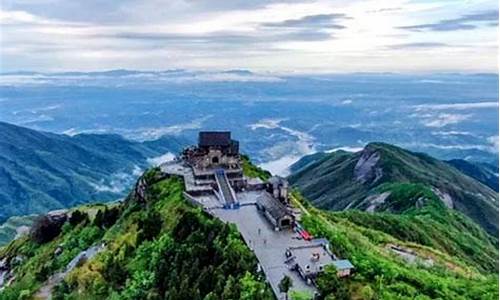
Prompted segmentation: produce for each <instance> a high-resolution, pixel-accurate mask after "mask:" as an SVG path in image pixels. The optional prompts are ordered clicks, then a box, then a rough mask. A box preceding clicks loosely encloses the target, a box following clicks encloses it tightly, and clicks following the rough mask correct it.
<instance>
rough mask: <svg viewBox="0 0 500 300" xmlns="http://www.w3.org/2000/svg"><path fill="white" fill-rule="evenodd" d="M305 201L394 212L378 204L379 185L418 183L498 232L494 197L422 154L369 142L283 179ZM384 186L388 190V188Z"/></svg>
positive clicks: (382, 197)
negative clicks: (363, 146)
mask: <svg viewBox="0 0 500 300" xmlns="http://www.w3.org/2000/svg"><path fill="white" fill-rule="evenodd" d="M289 180H290V182H291V183H292V184H293V185H294V186H296V187H298V188H299V189H300V191H301V192H302V193H303V194H304V196H305V197H307V198H308V199H310V200H311V201H312V203H313V204H314V205H316V206H317V207H320V208H325V209H332V210H345V209H359V210H364V211H387V210H389V211H391V212H398V207H387V206H386V205H384V202H385V200H386V199H387V197H388V196H389V195H390V194H391V193H392V191H391V190H390V189H386V190H384V189H383V186H382V185H384V184H386V185H387V184H391V183H418V184H422V185H424V186H425V187H427V188H429V189H431V190H432V191H433V192H434V193H435V194H436V195H438V197H439V198H440V199H441V200H442V201H443V203H444V204H445V205H446V206H448V207H450V208H453V209H455V210H457V211H459V212H462V213H464V214H465V215H467V216H469V217H470V218H471V219H473V220H474V221H475V222H477V223H478V224H480V225H481V226H482V227H483V228H484V229H485V230H486V231H487V232H489V233H491V234H493V235H496V234H497V233H498V194H497V193H496V192H495V191H493V190H491V189H490V188H488V187H487V186H485V185H484V184H482V183H480V182H478V181H477V180H475V179H473V178H471V177H469V176H467V175H465V174H463V173H462V172H460V171H459V170H457V169H456V168H454V167H452V166H451V165H449V164H447V163H445V162H442V161H440V160H437V159H434V158H432V157H430V156H428V155H425V154H422V153H413V152H410V151H407V150H404V149H401V148H399V147H396V146H392V145H388V144H383V143H371V144H368V145H367V146H366V147H365V148H364V150H363V151H360V152H357V153H348V152H344V151H337V152H334V153H330V154H327V155H325V156H324V157H322V158H319V159H317V160H313V161H312V162H310V163H308V164H307V165H305V166H304V167H302V168H299V169H298V170H297V171H296V172H295V173H293V174H292V175H291V176H289ZM389 187H390V186H389Z"/></svg>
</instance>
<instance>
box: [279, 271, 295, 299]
mask: <svg viewBox="0 0 500 300" xmlns="http://www.w3.org/2000/svg"><path fill="white" fill-rule="evenodd" d="M292 286H293V281H292V279H291V278H290V277H288V276H287V275H285V276H283V279H281V281H280V283H279V284H278V287H279V289H280V292H282V293H285V299H288V291H289V290H290V288H291V287H292Z"/></svg>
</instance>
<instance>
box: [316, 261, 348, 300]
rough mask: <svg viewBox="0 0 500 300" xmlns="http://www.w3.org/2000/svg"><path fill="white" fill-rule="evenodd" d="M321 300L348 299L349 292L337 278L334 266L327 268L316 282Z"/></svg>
mask: <svg viewBox="0 0 500 300" xmlns="http://www.w3.org/2000/svg"><path fill="white" fill-rule="evenodd" d="M316 283H317V285H318V290H319V292H320V294H321V299H329V298H333V299H338V300H348V299H350V296H349V291H348V290H347V287H346V286H345V284H344V283H343V282H342V281H341V280H339V278H338V277H337V269H336V268H335V267H334V266H327V267H326V268H325V271H324V272H323V273H321V274H320V275H319V276H318V279H317V280H316Z"/></svg>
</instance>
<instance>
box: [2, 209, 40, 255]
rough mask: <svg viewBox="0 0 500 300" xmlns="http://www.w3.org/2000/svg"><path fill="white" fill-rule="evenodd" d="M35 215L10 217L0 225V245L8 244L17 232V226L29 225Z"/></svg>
mask: <svg viewBox="0 0 500 300" xmlns="http://www.w3.org/2000/svg"><path fill="white" fill-rule="evenodd" d="M36 217H37V215H27V216H15V217H10V218H9V219H7V221H5V223H3V224H2V225H0V247H1V246H4V245H6V244H8V243H9V242H10V241H12V239H14V237H15V236H16V234H17V231H16V230H17V228H19V227H21V226H28V227H29V226H31V224H33V221H34V220H35V219H36Z"/></svg>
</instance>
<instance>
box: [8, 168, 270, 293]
mask: <svg viewBox="0 0 500 300" xmlns="http://www.w3.org/2000/svg"><path fill="white" fill-rule="evenodd" d="M144 178H145V180H146V182H147V189H146V194H141V196H138V194H136V193H132V194H131V196H129V198H128V199H127V200H126V201H125V202H124V203H123V204H115V205H89V206H85V207H80V208H77V209H75V210H74V211H73V213H72V215H71V217H70V218H69V220H67V221H66V222H64V225H62V227H61V228H60V233H56V234H52V235H51V234H50V233H51V231H50V230H48V229H47V228H48V226H45V227H43V226H41V227H39V228H38V232H37V230H36V228H37V225H36V224H35V230H34V231H33V232H32V234H31V235H30V236H26V237H24V238H22V239H19V240H16V241H14V242H12V243H11V244H10V245H9V246H8V247H6V248H4V249H3V250H1V251H0V258H2V259H1V261H2V262H4V264H5V265H6V266H7V267H8V268H9V269H10V270H13V271H12V272H13V275H12V276H14V277H15V280H14V281H13V282H12V284H11V285H10V286H9V287H7V288H5V289H4V290H3V291H2V292H1V299H20V298H23V299H24V298H29V297H30V296H35V297H37V296H40V297H41V296H47V295H48V294H50V293H51V292H50V290H51V289H53V299H134V300H135V299H179V300H181V299H200V300H201V299H272V297H273V296H272V292H271V291H270V289H269V288H268V287H267V285H266V284H265V283H264V279H263V278H262V275H261V274H259V273H256V270H257V267H256V264H257V261H256V259H255V257H254V256H253V254H252V252H251V251H250V250H249V249H248V248H247V247H246V246H245V244H244V243H243V241H242V239H241V238H240V235H239V233H238V232H237V231H236V230H235V228H234V227H232V226H228V225H225V224H223V223H221V222H220V221H218V220H217V219H214V218H212V217H211V216H209V215H208V214H206V213H205V212H203V211H201V210H200V209H199V208H194V207H192V206H190V205H189V204H187V202H185V200H184V198H183V196H182V188H183V185H182V182H181V181H180V180H179V179H178V178H168V179H162V178H161V177H160V176H159V173H157V172H156V171H155V170H153V171H150V172H148V173H147V174H146V175H145V177H144ZM143 196H144V197H143ZM42 228H44V229H42ZM96 245H97V248H95V247H96ZM92 247H94V248H92ZM90 248H92V249H94V250H95V249H98V250H95V252H97V253H96V254H95V256H94V257H93V258H92V259H89V260H88V261H86V260H85V259H82V260H80V261H79V262H78V263H75V262H74V258H75V257H77V256H78V254H79V253H80V252H81V251H85V250H87V249H90ZM87 253H88V251H87ZM71 266H73V267H74V268H73V269H70V270H68V269H67V268H68V267H71ZM59 272H64V275H65V279H64V280H61V279H62V278H59V280H56V279H55V278H58V275H54V274H61V273H59Z"/></svg>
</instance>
